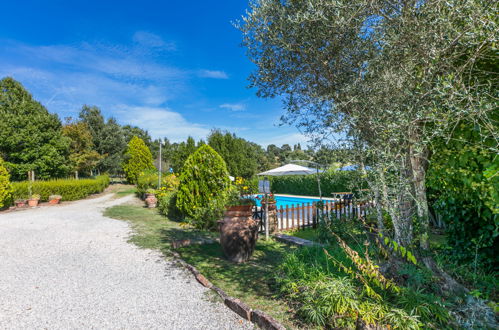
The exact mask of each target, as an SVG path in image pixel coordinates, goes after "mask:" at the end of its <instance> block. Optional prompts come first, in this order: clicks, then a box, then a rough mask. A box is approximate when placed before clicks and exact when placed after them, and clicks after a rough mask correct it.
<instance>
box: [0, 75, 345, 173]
mask: <svg viewBox="0 0 499 330" xmlns="http://www.w3.org/2000/svg"><path fill="white" fill-rule="evenodd" d="M0 118H1V121H0V157H2V158H3V159H4V161H5V165H6V167H7V168H8V169H9V172H10V175H11V179H12V180H14V181H20V180H25V179H26V178H27V173H28V172H29V171H34V172H35V175H36V177H37V178H39V179H51V178H62V177H68V176H74V175H78V176H80V177H87V176H91V175H96V174H99V173H109V174H111V175H120V174H122V173H123V163H124V160H125V157H126V148H127V145H128V143H129V142H130V141H131V140H132V138H133V137H134V136H136V137H138V138H140V139H141V140H143V141H144V143H145V145H146V146H147V147H148V148H149V150H150V151H151V154H152V157H153V159H155V165H156V166H157V165H158V163H159V145H160V143H161V144H162V155H161V156H162V157H161V158H162V160H161V161H162V162H163V164H162V165H163V169H165V170H168V169H170V168H171V169H172V170H173V171H174V172H175V173H180V172H181V171H182V168H183V165H184V162H185V161H186V159H187V158H188V157H189V155H191V154H192V153H194V151H196V150H197V148H198V147H200V146H201V145H203V144H208V145H210V146H211V147H212V148H213V149H214V150H216V151H217V152H218V153H219V154H220V155H221V156H222V158H223V159H224V160H225V162H226V164H227V167H228V170H229V173H230V174H231V175H233V176H240V177H244V178H250V177H252V176H254V175H255V174H256V173H258V172H261V171H265V170H268V169H271V168H274V167H277V166H280V165H282V164H284V163H287V162H289V161H290V160H296V159H305V160H313V161H317V162H319V163H321V164H325V165H330V164H332V163H334V162H335V161H340V160H341V159H340V158H341V157H340V156H339V155H340V154H341V153H339V152H338V151H335V150H332V149H327V148H322V149H319V150H314V149H312V148H310V147H309V148H306V149H302V146H301V145H300V144H296V145H293V146H290V145H289V144H284V145H282V146H280V147H278V146H276V145H274V144H271V145H269V146H268V147H267V148H263V147H262V146H260V145H258V144H257V143H254V142H251V141H248V140H245V139H243V138H240V137H237V136H236V135H235V134H233V133H230V132H226V131H221V130H213V131H212V132H211V133H210V134H209V135H208V136H207V137H206V141H205V140H199V141H197V142H196V141H195V140H194V138H192V137H188V138H187V139H186V141H183V142H170V141H169V140H168V138H163V139H153V138H152V137H151V136H150V134H149V133H148V132H147V130H144V129H142V128H140V127H137V126H132V125H120V124H119V123H118V122H117V120H116V119H115V118H112V117H111V118H107V119H106V118H105V117H104V115H103V114H102V111H101V110H100V109H99V108H98V107H96V106H89V105H83V106H82V108H81V110H80V111H79V113H78V114H77V116H75V117H74V118H65V119H64V121H62V120H61V119H60V118H59V117H58V116H57V114H53V113H50V112H49V111H48V110H47V109H46V108H45V107H44V106H43V105H42V104H41V103H40V102H38V101H36V100H35V99H34V98H33V96H32V95H31V94H30V93H29V91H27V90H26V89H25V88H24V87H23V86H22V84H21V83H19V82H18V81H16V80H14V79H13V78H10V77H6V78H4V79H2V80H0Z"/></svg>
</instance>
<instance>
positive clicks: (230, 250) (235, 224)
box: [218, 205, 258, 263]
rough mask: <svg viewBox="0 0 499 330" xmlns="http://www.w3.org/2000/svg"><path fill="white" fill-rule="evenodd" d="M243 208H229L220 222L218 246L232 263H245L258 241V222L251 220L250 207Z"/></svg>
mask: <svg viewBox="0 0 499 330" xmlns="http://www.w3.org/2000/svg"><path fill="white" fill-rule="evenodd" d="M244 206H246V207H245V208H240V207H235V208H234V207H230V208H228V209H227V211H226V212H225V216H224V219H223V220H220V221H219V222H218V223H219V229H220V245H222V250H223V252H224V254H225V256H226V257H227V259H229V260H230V261H232V262H237V263H241V262H246V261H248V260H249V258H250V257H251V255H252V254H253V251H254V250H255V245H256V241H257V239H258V221H255V220H253V214H252V212H251V208H252V205H244Z"/></svg>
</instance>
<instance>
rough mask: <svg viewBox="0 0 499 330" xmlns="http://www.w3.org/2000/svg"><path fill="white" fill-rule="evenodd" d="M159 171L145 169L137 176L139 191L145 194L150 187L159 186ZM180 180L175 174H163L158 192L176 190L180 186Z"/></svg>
mask: <svg viewBox="0 0 499 330" xmlns="http://www.w3.org/2000/svg"><path fill="white" fill-rule="evenodd" d="M158 179H159V178H158V172H157V171H155V170H148V171H143V172H141V173H140V174H139V176H138V178H137V192H138V193H139V195H142V194H144V193H145V192H146V191H147V190H148V189H157V188H158ZM179 184H180V180H179V178H178V176H177V175H175V174H163V176H162V177H161V187H160V189H159V191H158V192H157V194H158V195H159V194H161V193H167V192H171V191H174V190H176V189H177V188H178V185H179Z"/></svg>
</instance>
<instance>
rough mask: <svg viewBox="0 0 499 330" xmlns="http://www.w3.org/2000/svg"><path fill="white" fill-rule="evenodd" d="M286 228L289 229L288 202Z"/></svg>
mask: <svg viewBox="0 0 499 330" xmlns="http://www.w3.org/2000/svg"><path fill="white" fill-rule="evenodd" d="M286 229H289V210H288V205H287V204H286Z"/></svg>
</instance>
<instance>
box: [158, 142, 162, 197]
mask: <svg viewBox="0 0 499 330" xmlns="http://www.w3.org/2000/svg"><path fill="white" fill-rule="evenodd" d="M161 144H162V143H161V139H160V140H159V175H158V189H160V188H161V170H162V168H161V165H162V164H161V163H162V160H161Z"/></svg>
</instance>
